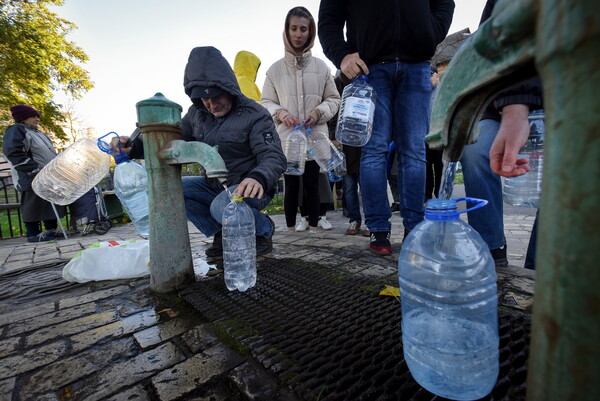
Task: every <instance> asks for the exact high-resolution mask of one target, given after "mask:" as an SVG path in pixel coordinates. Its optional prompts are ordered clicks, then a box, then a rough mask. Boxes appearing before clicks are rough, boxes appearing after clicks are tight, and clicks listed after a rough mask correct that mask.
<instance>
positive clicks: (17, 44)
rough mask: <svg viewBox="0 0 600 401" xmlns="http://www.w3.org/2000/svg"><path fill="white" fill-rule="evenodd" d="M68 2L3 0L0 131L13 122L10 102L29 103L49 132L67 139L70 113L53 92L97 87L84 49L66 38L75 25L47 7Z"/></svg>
mask: <svg viewBox="0 0 600 401" xmlns="http://www.w3.org/2000/svg"><path fill="white" fill-rule="evenodd" d="M63 3H64V1H63V0H0V77H2V83H1V85H0V132H4V130H5V129H6V128H7V127H8V126H9V125H10V124H12V123H13V121H12V118H11V116H10V110H9V108H10V106H13V105H15V104H21V103H22V104H27V105H29V106H32V107H34V108H35V109H36V110H38V111H39V112H40V114H41V124H40V125H41V126H42V129H43V131H44V132H46V133H47V134H49V135H51V136H54V137H55V138H56V139H65V138H66V134H65V131H64V129H63V128H62V126H61V125H62V124H64V122H65V117H64V115H63V113H62V112H61V105H60V104H57V103H55V102H54V101H53V93H56V92H58V91H62V92H64V93H66V94H67V95H68V96H71V97H72V98H74V99H79V98H81V96H82V95H83V94H84V93H85V92H87V91H88V90H90V89H91V88H92V87H93V84H92V82H91V81H90V78H89V75H88V72H87V71H86V70H85V69H83V68H82V67H81V65H80V64H81V63H85V62H86V61H87V60H88V56H87V55H86V54H85V52H84V51H83V50H82V49H81V48H80V47H78V46H77V45H76V44H75V43H73V42H70V41H69V40H67V34H68V33H69V32H71V31H72V30H73V29H76V26H75V24H73V23H71V22H69V21H67V20H65V19H62V18H59V17H58V15H56V14H55V13H53V12H51V11H50V10H49V9H48V5H54V6H61V5H62V4H63Z"/></svg>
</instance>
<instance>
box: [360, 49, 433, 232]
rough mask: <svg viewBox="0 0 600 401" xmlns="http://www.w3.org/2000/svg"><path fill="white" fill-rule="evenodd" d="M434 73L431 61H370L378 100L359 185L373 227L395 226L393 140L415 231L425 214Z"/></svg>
mask: <svg viewBox="0 0 600 401" xmlns="http://www.w3.org/2000/svg"><path fill="white" fill-rule="evenodd" d="M430 74H431V73H430V65H429V62H422V63H404V62H399V61H398V62H391V63H384V64H374V65H370V66H369V83H370V84H371V85H372V86H373V88H374V89H375V92H376V93H377V101H376V106H375V116H374V121H373V133H372V135H371V139H369V142H368V143H367V144H366V145H365V146H363V148H362V155H361V162H360V186H361V189H362V194H363V208H364V214H365V221H366V223H367V226H368V228H369V230H371V232H382V231H391V227H392V224H391V222H390V221H389V220H390V217H391V212H390V205H389V202H388V197H387V171H386V161H387V154H388V149H389V145H390V141H391V140H394V141H395V142H396V145H397V149H398V195H399V201H400V215H401V216H402V219H403V224H404V227H405V228H406V229H408V230H409V231H410V230H412V229H413V228H414V227H415V226H416V225H417V224H418V223H420V222H421V221H422V220H423V215H424V208H423V197H424V196H425V164H426V161H425V142H424V138H425V135H426V134H427V130H428V128H429V113H428V111H429V102H430V97H431V82H430Z"/></svg>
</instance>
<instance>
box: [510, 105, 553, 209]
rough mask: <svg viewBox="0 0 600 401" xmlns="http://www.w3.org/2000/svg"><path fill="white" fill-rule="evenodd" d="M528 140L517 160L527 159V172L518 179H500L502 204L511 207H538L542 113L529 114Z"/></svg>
mask: <svg viewBox="0 0 600 401" xmlns="http://www.w3.org/2000/svg"><path fill="white" fill-rule="evenodd" d="M529 127H530V131H529V138H528V139H527V143H526V144H525V146H523V148H521V150H520V151H519V155H518V156H517V157H518V158H527V159H529V163H528V164H529V167H531V170H529V171H528V172H527V173H525V174H523V175H520V176H518V177H501V179H502V196H503V199H504V202H506V203H508V204H509V205H513V206H526V207H535V208H537V207H539V203H540V194H541V192H542V169H543V167H544V111H543V110H535V111H532V112H531V113H530V114H529Z"/></svg>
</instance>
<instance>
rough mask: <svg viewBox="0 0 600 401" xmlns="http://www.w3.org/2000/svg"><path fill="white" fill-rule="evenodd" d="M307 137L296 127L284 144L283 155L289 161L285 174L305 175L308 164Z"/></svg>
mask: <svg viewBox="0 0 600 401" xmlns="http://www.w3.org/2000/svg"><path fill="white" fill-rule="evenodd" d="M306 146H307V145H306V135H304V132H302V131H301V127H300V126H298V127H294V129H293V130H292V132H291V133H290V135H288V137H287V138H286V140H285V142H284V143H283V153H285V157H286V159H287V169H286V170H285V173H284V174H287V175H302V174H304V164H305V163H306Z"/></svg>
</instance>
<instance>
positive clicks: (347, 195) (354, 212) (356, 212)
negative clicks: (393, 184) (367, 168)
mask: <svg viewBox="0 0 600 401" xmlns="http://www.w3.org/2000/svg"><path fill="white" fill-rule="evenodd" d="M358 179H359V177H358V174H346V175H345V176H344V203H345V205H346V214H347V217H348V219H349V220H350V223H352V222H355V221H358V222H359V223H362V217H361V215H360V201H359V199H358Z"/></svg>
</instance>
